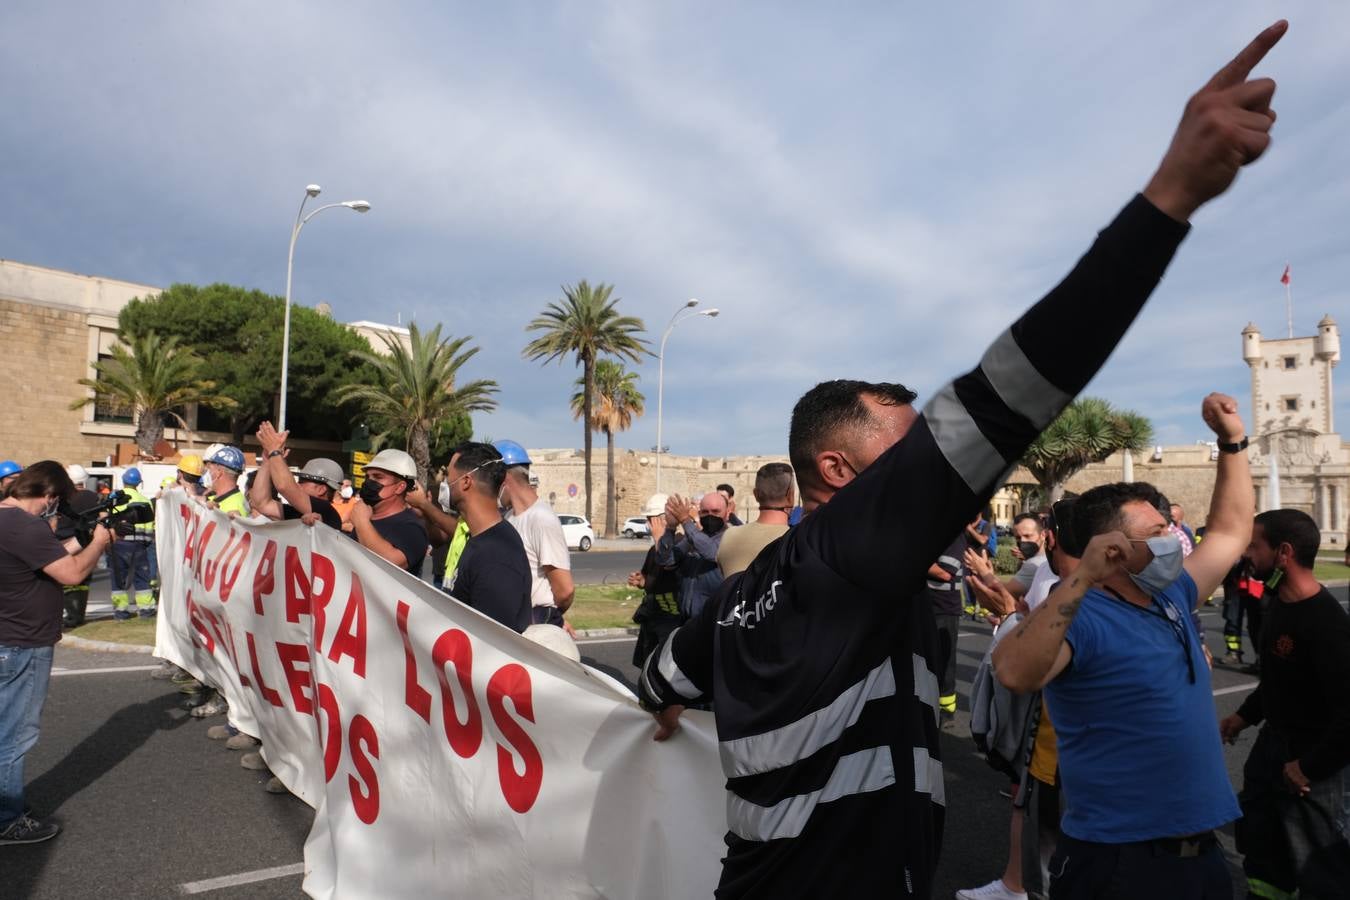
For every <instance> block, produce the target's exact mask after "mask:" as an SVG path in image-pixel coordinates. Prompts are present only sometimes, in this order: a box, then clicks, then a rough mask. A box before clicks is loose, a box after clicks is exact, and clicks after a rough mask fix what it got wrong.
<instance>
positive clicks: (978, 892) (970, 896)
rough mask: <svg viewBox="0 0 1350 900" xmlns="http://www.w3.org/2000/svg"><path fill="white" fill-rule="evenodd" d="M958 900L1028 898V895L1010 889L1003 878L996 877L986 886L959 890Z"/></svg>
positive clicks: (1011, 899)
mask: <svg viewBox="0 0 1350 900" xmlns="http://www.w3.org/2000/svg"><path fill="white" fill-rule="evenodd" d="M956 900H1027V895H1026V894H1024V893H1021V892H1019V891H1012V890H1009V889H1008V886H1007V885H1006V884H1004V883H1003V879H1002V878H995V879H994V880H993V881H991V882H989V883H988V884H986V885H985V886H984V887H977V888H966V889H965V890H961V891H957V892H956Z"/></svg>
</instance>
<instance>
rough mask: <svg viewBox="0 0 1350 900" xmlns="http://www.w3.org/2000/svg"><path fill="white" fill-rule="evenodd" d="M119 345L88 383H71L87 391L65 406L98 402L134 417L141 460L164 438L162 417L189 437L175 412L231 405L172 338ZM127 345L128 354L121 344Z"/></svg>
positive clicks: (136, 338) (149, 336)
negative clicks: (190, 407)
mask: <svg viewBox="0 0 1350 900" xmlns="http://www.w3.org/2000/svg"><path fill="white" fill-rule="evenodd" d="M122 341H123V343H118V344H114V345H113V348H112V359H105V360H99V361H98V362H96V363H95V364H94V372H95V373H96V375H95V377H93V378H81V379H79V381H78V382H77V383H78V384H81V385H84V386H85V387H86V388H89V389H90V390H91V391H93V396H88V397H81V398H80V399H78V400H75V401H74V402H72V403H71V404H70V408H71V409H80V408H82V407H85V406H88V405H89V404H90V403H97V402H99V401H104V402H106V403H110V404H112V405H113V406H115V407H120V408H123V409H126V410H128V411H130V412H131V414H132V415H133V416H135V418H136V446H137V447H138V448H139V449H140V451H141V455H143V456H153V455H154V453H155V445H156V444H158V443H159V442H160V441H161V440H163V438H164V417H165V416H169V417H171V418H173V419H174V420H176V421H177V422H178V427H179V428H182V429H183V430H184V431H188V432H191V429H190V428H189V427H188V423H187V422H186V421H185V420H184V419H183V417H182V416H181V415H179V414H178V412H177V410H178V409H180V408H182V407H183V406H186V405H187V404H189V403H199V404H202V405H204V406H210V407H214V408H216V409H229V408H231V407H233V406H234V405H235V402H234V401H233V400H231V399H230V398H229V397H223V396H221V395H219V394H217V393H215V389H216V383H215V382H214V381H209V380H207V379H204V378H203V377H202V368H203V366H204V365H205V363H204V361H203V360H202V358H201V357H200V356H198V355H197V354H195V353H193V352H192V350H191V349H189V348H187V347H180V346H178V338H176V337H167V338H161V337H160V336H159V335H158V334H156V333H155V332H153V331H148V332H146V333H145V334H143V335H123V336H122ZM127 343H129V344H130V349H128V348H127V346H126V344H127Z"/></svg>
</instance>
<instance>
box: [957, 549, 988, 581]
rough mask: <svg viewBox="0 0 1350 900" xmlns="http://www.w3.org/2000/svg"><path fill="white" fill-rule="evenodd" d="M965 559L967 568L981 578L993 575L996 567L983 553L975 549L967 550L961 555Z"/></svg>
mask: <svg viewBox="0 0 1350 900" xmlns="http://www.w3.org/2000/svg"><path fill="white" fill-rule="evenodd" d="M961 558H962V560H964V561H965V564H966V568H967V569H969V570H970V571H971V572H972V573H974V575H975V576H976V577H978V578H981V579H987V578H990V577H992V576H993V574H994V567H993V565H991V564H990V562H989V558H988V557H986V556H985V555H984V554H983V553H976V552H975V551H974V550H966V552H965V553H964V554H962V556H961Z"/></svg>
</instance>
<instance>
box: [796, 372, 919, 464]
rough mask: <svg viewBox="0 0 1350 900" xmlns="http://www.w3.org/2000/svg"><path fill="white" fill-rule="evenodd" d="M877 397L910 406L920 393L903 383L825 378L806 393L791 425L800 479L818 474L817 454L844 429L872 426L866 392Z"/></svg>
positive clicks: (799, 401)
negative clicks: (865, 401) (864, 399)
mask: <svg viewBox="0 0 1350 900" xmlns="http://www.w3.org/2000/svg"><path fill="white" fill-rule="evenodd" d="M864 394H868V395H870V396H873V397H875V398H876V399H877V400H878V401H879V402H881V403H883V404H885V405H887V406H908V405H909V404H911V403H913V402H914V400H915V398H916V397H918V396H919V395H918V394H916V393H914V392H913V391H911V390H910V389H909V388H907V387H905V386H904V385H903V384H892V383H890V382H879V383H872V382H869V381H849V380H845V379H839V380H837V381H822V382H821V383H820V384H818V385H816V386H815V387H813V388H811V390H809V391H807V392H806V393H805V394H803V395H802V398H801V399H800V400H798V401H797V405H796V406H794V407H793V408H792V424H791V426H789V428H788V457H789V458H790V459H791V460H792V467H793V468H794V469H796V470H797V476H798V478H799V479H813V478H815V475H816V454H817V453H819V452H820V451H822V450H826V449H828V447H827V446H826V442H827V441H833V440H835V439H836V437H837V433H838V432H839V430H840V429H842V428H848V427H858V426H866V425H870V424H871V422H872V414H871V411H870V410H868V408H867V405H866V404H864V403H863V399H862V398H863V395H864Z"/></svg>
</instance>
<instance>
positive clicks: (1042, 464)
mask: <svg viewBox="0 0 1350 900" xmlns="http://www.w3.org/2000/svg"><path fill="white" fill-rule="evenodd" d="M1152 440H1153V426H1152V425H1151V424H1150V423H1149V421H1148V419H1146V418H1144V417H1143V416H1141V415H1139V414H1138V413H1136V412H1130V411H1129V410H1123V409H1116V408H1115V407H1113V406H1112V405H1111V404H1110V403H1108V402H1107V401H1105V400H1102V399H1099V398H1097V397H1083V398H1080V399H1078V400H1075V401H1074V402H1073V403H1070V404H1069V405H1068V406H1067V407H1066V408H1065V410H1064V412H1062V413H1060V414H1059V418H1057V419H1055V421H1053V422H1051V423H1050V427H1049V428H1047V429H1045V431H1043V432H1042V433H1041V435H1040V436H1039V437H1037V438H1036V440H1035V441H1034V442H1033V443H1032V444H1031V446H1030V447H1028V448H1027V452H1026V454H1025V455H1024V456H1023V457H1022V465H1024V466H1026V467H1027V470H1028V471H1030V472H1031V474H1032V475H1034V476H1035V477H1036V480H1037V481H1039V482H1040V483H1041V486H1042V487H1044V488H1045V489H1046V491H1047V492H1048V493H1049V495H1050V502H1051V503H1054V502H1055V501H1056V500H1059V499H1060V498H1061V497H1063V496H1064V485H1065V483H1066V482H1067V481H1068V480H1069V479H1070V478H1072V477H1073V476H1074V475H1075V474H1077V473H1078V472H1079V471H1081V470H1082V469H1083V468H1084V467H1086V466H1087V465H1088V464H1090V463H1095V462H1101V461H1103V460H1104V459H1106V458H1107V457H1108V456H1110V455H1111V454H1112V453H1115V452H1116V451H1117V450H1125V451H1130V450H1143V449H1144V448H1145V447H1147V446H1148V445H1149V443H1150V442H1151V441H1152Z"/></svg>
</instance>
